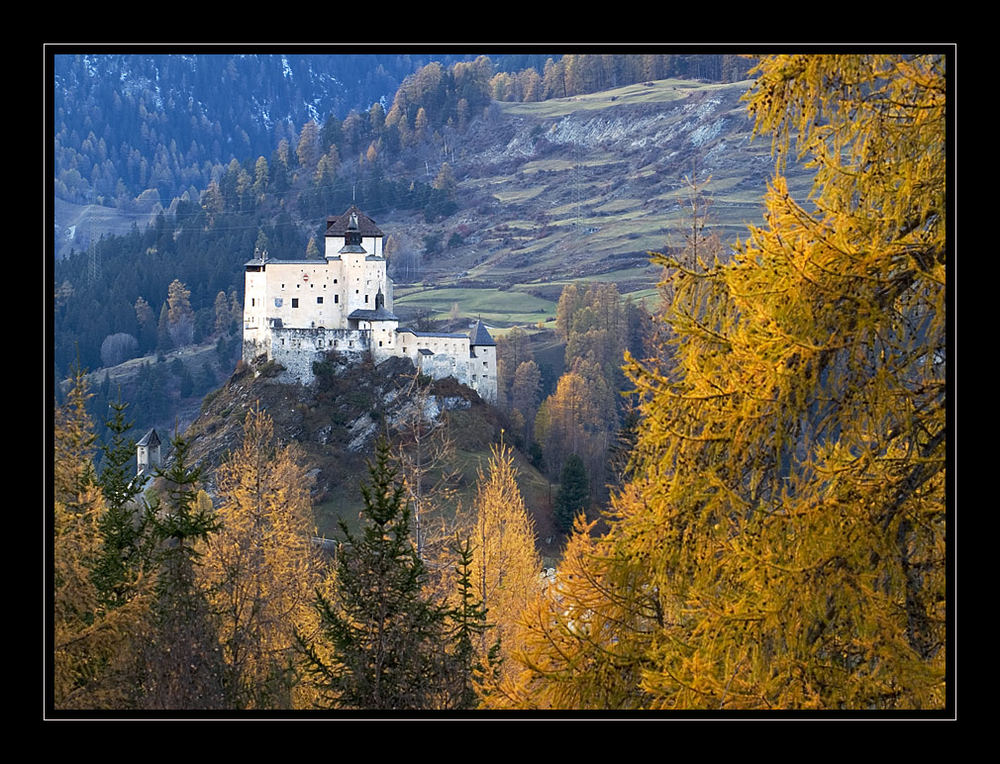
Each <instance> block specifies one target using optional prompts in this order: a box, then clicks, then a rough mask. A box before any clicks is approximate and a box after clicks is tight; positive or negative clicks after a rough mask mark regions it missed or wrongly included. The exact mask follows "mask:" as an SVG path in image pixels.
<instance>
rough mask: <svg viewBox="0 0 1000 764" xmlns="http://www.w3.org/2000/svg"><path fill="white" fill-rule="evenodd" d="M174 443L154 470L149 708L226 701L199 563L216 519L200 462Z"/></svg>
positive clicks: (145, 656)
mask: <svg viewBox="0 0 1000 764" xmlns="http://www.w3.org/2000/svg"><path fill="white" fill-rule="evenodd" d="M171 447H172V452H173V453H172V455H171V461H170V464H169V466H168V467H167V468H165V469H164V468H159V469H157V470H156V472H155V477H156V479H157V480H158V481H161V483H162V487H161V489H160V490H161V491H162V493H163V498H162V499H160V498H156V499H155V500H154V502H153V506H152V511H153V515H154V520H153V532H154V537H155V538H156V540H157V542H158V554H157V564H158V577H157V583H156V601H155V603H154V606H153V614H154V618H155V621H154V630H153V633H152V634H151V635H150V638H149V640H148V641H147V643H146V644H145V645H144V650H143V652H142V656H141V661H142V664H143V670H144V677H143V682H142V697H141V699H140V702H141V705H142V707H144V708H149V709H171V710H189V709H218V708H223V707H225V706H226V698H225V692H224V685H223V664H222V659H221V655H220V652H221V651H220V649H219V645H218V632H217V628H216V624H215V619H214V616H213V614H212V612H211V609H210V607H209V604H208V602H207V600H206V597H205V594H204V592H203V591H202V590H201V588H200V587H199V583H198V571H197V568H198V565H199V562H200V558H201V556H202V550H203V548H204V543H205V541H206V540H207V539H208V537H209V535H210V534H212V533H214V532H215V531H217V530H218V528H219V524H218V519H217V518H216V517H215V513H214V511H213V509H212V503H211V501H210V500H209V499H208V497H207V496H206V495H205V493H204V492H203V491H201V490H200V489H199V487H198V483H199V480H200V479H201V468H200V467H190V466H189V465H188V463H187V458H188V450H189V448H190V446H189V444H188V442H187V441H186V440H184V439H183V438H182V437H181V436H180V435H179V434H178V435H175V436H174V438H173V439H172V440H171Z"/></svg>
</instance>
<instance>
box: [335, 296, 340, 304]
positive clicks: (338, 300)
mask: <svg viewBox="0 0 1000 764" xmlns="http://www.w3.org/2000/svg"><path fill="white" fill-rule="evenodd" d="M333 301H334V302H335V303H337V302H340V295H339V294H335V295H334V296H333Z"/></svg>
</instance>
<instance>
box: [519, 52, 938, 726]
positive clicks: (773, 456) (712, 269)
mask: <svg viewBox="0 0 1000 764" xmlns="http://www.w3.org/2000/svg"><path fill="white" fill-rule="evenodd" d="M756 72H757V74H758V79H757V81H756V83H755V84H754V86H753V87H752V88H751V90H750V92H749V93H748V95H747V100H748V102H749V108H750V111H751V113H752V114H753V115H754V116H755V117H756V120H757V130H758V131H760V132H771V133H773V135H774V141H775V142H774V147H775V149H776V151H778V153H779V155H781V154H782V153H783V152H784V151H785V150H787V149H788V148H789V147H790V145H791V143H792V137H793V136H794V138H795V146H796V148H797V149H798V151H799V152H800V154H802V155H803V156H804V158H806V159H807V160H808V161H809V162H810V163H811V166H813V167H814V168H815V170H816V183H815V186H814V189H813V194H812V198H811V199H810V200H809V202H808V203H805V202H797V201H795V200H793V199H792V197H791V195H790V193H789V190H788V187H787V184H786V183H785V181H784V179H783V178H782V177H781V176H780V175H778V176H776V177H775V179H774V180H773V182H772V183H771V186H770V188H769V189H768V193H767V196H766V200H765V201H766V215H765V223H766V225H765V226H763V227H759V228H752V229H751V231H750V235H749V238H748V241H746V242H744V243H738V244H737V246H736V253H735V255H734V257H733V259H732V261H731V262H729V263H726V264H722V263H714V264H713V263H702V264H699V266H698V267H688V268H679V267H676V264H675V263H674V264H672V263H670V262H669V261H667V260H666V259H664V262H665V264H666V265H667V266H671V268H670V276H669V278H670V282H671V287H672V289H671V290H670V293H671V294H672V296H673V299H672V303H671V304H670V305H669V306H668V307H667V309H666V311H665V317H666V320H667V321H668V322H669V323H670V325H671V328H672V329H673V332H674V334H675V337H676V342H677V350H676V354H675V356H674V358H673V362H674V365H673V366H672V368H670V369H669V370H657V369H654V368H650V367H647V366H644V365H641V364H639V363H637V362H634V361H630V363H629V367H628V372H629V374H630V377H631V379H633V381H634V382H635V385H636V387H637V389H638V390H639V391H640V392H642V393H643V395H644V396H645V402H644V404H643V407H642V414H643V419H642V422H641V425H640V432H639V437H638V443H637V446H636V450H635V453H634V467H635V469H634V471H633V473H632V474H633V479H632V483H631V485H629V486H628V487H627V488H626V489H625V490H623V491H622V492H621V493H620V495H618V496H617V497H615V499H614V501H613V506H612V511H611V513H610V520H611V531H610V532H609V533H608V534H607V536H606V537H604V538H602V539H601V540H600V542H599V543H597V542H595V543H594V545H593V549H594V550H595V551H596V552H597V553H596V554H595V555H593V556H592V557H591V558H589V559H591V560H592V562H591V563H590V564H589V565H588V566H587V568H586V570H588V571H589V576H579V575H578V567H579V566H578V565H577V563H575V562H574V561H573V560H572V559H570V560H569V561H567V562H564V564H563V566H564V567H566V566H569V567H568V569H569V570H573V571H574V575H575V576H576V577H575V578H573V579H569V578H568V577H567V576H565V575H564V571H563V570H562V569H561V570H560V579H559V580H560V582H564V581H565V583H563V584H562V585H561V588H560V589H559V591H560V596H561V597H562V598H563V600H564V601H565V600H567V599H568V600H569V601H575V600H580V599H583V598H585V597H589V594H590V592H592V591H594V590H598V589H599V590H602V591H603V594H602V595H601V597H600V598H599V600H598V602H599V603H601V604H599V605H596V606H595V605H592V604H589V602H588V605H587V607H589V608H590V611H591V612H593V613H598V614H605V613H608V612H609V608H611V603H613V602H615V601H622V602H629V601H631V598H632V597H634V596H635V591H636V589H635V587H636V586H638V587H639V591H641V592H642V593H643V595H644V596H648V597H649V598H650V599H651V604H650V605H649V608H650V610H651V612H655V613H657V614H658V620H657V621H656V622H655V626H654V627H653V628H652V631H648V630H647V629H646V628H645V625H646V624H648V623H649V622H648V621H643V625H637V624H635V623H630V622H629V620H628V619H625V618H620V619H618V620H617V621H616V623H620V624H622V628H621V629H620V630H619V631H617V632H615V635H614V640H613V642H612V644H613V645H614V648H613V650H608V649H607V648H606V646H605V645H604V643H603V642H596V643H588V642H584V641H582V640H581V639H580V637H579V635H577V634H575V633H573V632H572V630H571V629H570V628H569V625H568V623H567V622H566V620H565V616H562V617H560V616H559V615H558V612H557V610H556V608H555V607H554V606H553V605H551V604H550V605H548V606H547V608H546V609H543V610H542V615H541V616H540V617H539V618H536V627H535V629H536V631H535V633H536V644H538V645H544V644H547V645H548V647H545V648H543V647H536V654H535V655H530V654H529V655H528V656H527V657H528V658H529V666H530V667H531V673H530V679H531V682H532V683H533V684H532V687H533V695H532V697H542V698H547V699H551V702H553V703H554V704H556V705H563V704H574V705H577V706H579V707H594V706H599V705H600V704H601V703H606V702H609V700H610V699H608V698H606V697H604V696H602V694H601V690H600V688H598V687H594V686H591V685H589V684H588V682H587V679H588V677H589V672H592V671H596V670H597V667H599V666H600V665H601V663H600V661H599V658H600V657H602V656H604V657H606V656H607V655H608V654H610V655H613V656H615V657H616V659H617V658H620V657H621V656H624V659H623V662H622V665H621V666H619V669H620V671H621V672H622V674H621V675H623V676H626V677H628V678H629V679H630V680H631V679H634V678H636V677H639V678H638V679H637V683H636V687H635V688H633V689H632V691H631V692H630V693H629V692H625V688H624V687H622V688H621V690H622V692H620V693H615V696H614V698H613V700H615V701H616V702H621V699H622V698H627V699H628V700H630V701H635V702H636V703H639V704H640V705H642V706H643V707H649V708H670V709H689V708H709V709H777V708H782V709H784V708H803V709H805V708H822V709H842V708H848V709H900V708H907V709H940V708H942V707H943V705H944V703H945V645H946V625H945V620H944V609H945V603H946V589H945V584H946V581H945V576H946V569H945V561H946V557H945V515H946V512H945V510H946V494H945V466H946V453H945V447H946V420H945V408H946V407H945V400H946V399H945V394H946V385H945V360H946V335H945V318H946V315H945V278H944V271H945V262H946V239H945V233H946V232H945V221H946V206H945V194H946V185H945V156H944V153H945V150H944V146H945V121H944V120H945V75H944V60H943V57H941V56H936V55H914V56H857V55H855V56H828V55H806V56H774V57H770V58H767V59H765V60H764V61H762V62H761V64H760V65H759V67H758V68H757V70H756ZM779 166H780V165H779ZM587 543H590V542H586V543H585V542H584V541H583V540H582V539H578V538H575V539H574V541H573V543H572V544H571V546H570V549H571V550H573V549H576V548H578V547H586V544H587ZM595 571H601V573H602V576H598V575H596V573H595ZM612 571H614V572H612ZM625 571H631V572H635V573H636V574H637V575H638V580H637V581H630V583H629V584H628V588H626V586H625V583H624V582H625V581H626V580H629V579H627V578H625V577H624V573H625ZM599 585H600V586H599ZM612 612H613V611H612ZM595 617H596V616H595ZM539 619H540V620H539ZM616 665H617V664H616ZM580 666H584V667H586V668H587V671H581V670H579V668H578V667H580ZM567 688H571V689H570V690H567Z"/></svg>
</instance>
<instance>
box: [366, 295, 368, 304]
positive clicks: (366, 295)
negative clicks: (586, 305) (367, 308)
mask: <svg viewBox="0 0 1000 764" xmlns="http://www.w3.org/2000/svg"><path fill="white" fill-rule="evenodd" d="M365 302H366V303H367V302H368V295H365Z"/></svg>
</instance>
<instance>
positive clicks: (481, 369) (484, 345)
mask: <svg viewBox="0 0 1000 764" xmlns="http://www.w3.org/2000/svg"><path fill="white" fill-rule="evenodd" d="M469 380H470V383H471V385H472V387H473V388H475V390H476V392H478V393H479V397H480V398H482V399H483V400H484V401H487V402H489V403H496V402H497V343H496V342H495V341H494V340H493V337H492V336H491V335H490V333H489V330H487V328H486V324H484V323H483V322H482V321H481V320H478V321H476V325H475V326H473V327H472V331H471V332H469Z"/></svg>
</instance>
